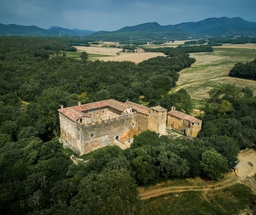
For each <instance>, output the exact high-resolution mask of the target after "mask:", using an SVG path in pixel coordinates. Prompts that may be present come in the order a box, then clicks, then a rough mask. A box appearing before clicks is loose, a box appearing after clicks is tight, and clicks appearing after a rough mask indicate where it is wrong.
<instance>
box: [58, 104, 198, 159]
mask: <svg viewBox="0 0 256 215" xmlns="http://www.w3.org/2000/svg"><path fill="white" fill-rule="evenodd" d="M58 111H59V119H60V132H61V135H60V141H61V142H62V143H63V145H64V147H69V148H71V149H72V150H74V151H75V152H76V153H77V154H79V155H81V154H86V153H89V152H91V151H94V150H96V149H98V148H101V147H104V146H107V145H109V144H110V143H113V142H115V141H118V142H123V141H127V140H128V141H129V140H130V139H132V138H133V136H134V135H138V134H139V133H141V132H143V131H145V130H148V129H149V130H151V131H155V132H156V133H158V134H159V135H164V134H166V126H169V127H171V128H173V129H174V130H177V131H179V132H182V133H183V134H185V135H187V136H188V137H192V138H195V137H196V136H197V134H198V132H199V131H200V129H201V124H202V121H201V120H198V119H196V118H194V117H192V116H190V115H187V114H184V113H182V112H180V111H176V110H175V108H172V110H171V111H170V112H168V113H167V110H166V109H165V108H163V107H161V106H156V107H151V108H149V107H146V106H143V105H140V104H137V103H134V102H130V101H126V102H125V103H123V102H119V101H116V100H113V99H110V100H104V101H99V102H94V103H89V104H81V103H78V105H77V106H73V107H66V108H63V107H62V108H61V109H59V110H58Z"/></svg>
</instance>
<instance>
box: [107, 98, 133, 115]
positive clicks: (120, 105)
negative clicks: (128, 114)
mask: <svg viewBox="0 0 256 215" xmlns="http://www.w3.org/2000/svg"><path fill="white" fill-rule="evenodd" d="M108 101H109V107H112V108H114V109H116V110H119V111H122V112H123V111H124V110H126V109H127V108H128V107H129V105H127V104H125V103H123V102H119V101H117V100H114V99H110V100H108Z"/></svg>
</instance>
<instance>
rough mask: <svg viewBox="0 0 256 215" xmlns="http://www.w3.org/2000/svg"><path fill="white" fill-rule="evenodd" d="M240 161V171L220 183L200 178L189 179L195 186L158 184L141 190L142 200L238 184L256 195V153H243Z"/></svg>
mask: <svg viewBox="0 0 256 215" xmlns="http://www.w3.org/2000/svg"><path fill="white" fill-rule="evenodd" d="M238 159H239V161H240V163H239V165H238V171H237V173H235V172H233V171H232V172H230V173H228V174H226V175H225V177H224V179H222V180H219V181H203V180H202V179H200V178H196V179H187V180H186V183H189V184H195V185H184V186H175V185H172V183H173V182H172V181H167V182H164V183H160V184H157V185H155V186H150V187H148V188H143V187H140V188H139V196H140V197H141V199H142V200H146V199H150V198H152V197H157V196H161V195H165V194H168V193H181V192H188V191H197V192H198V191H200V192H208V191H212V190H220V189H224V188H226V187H229V186H232V185H234V184H236V183H243V184H245V185H247V186H249V187H250V188H251V189H252V191H253V192H255V193H256V183H255V179H253V178H252V176H253V175H255V174H256V151H254V150H252V149H248V150H244V151H241V153H240V154H239V156H238Z"/></svg>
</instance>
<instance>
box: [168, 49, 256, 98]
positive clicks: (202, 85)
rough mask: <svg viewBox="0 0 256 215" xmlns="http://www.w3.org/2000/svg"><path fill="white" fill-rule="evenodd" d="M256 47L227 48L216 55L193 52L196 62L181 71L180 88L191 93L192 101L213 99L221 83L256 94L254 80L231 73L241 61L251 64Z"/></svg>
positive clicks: (215, 50)
mask: <svg viewBox="0 0 256 215" xmlns="http://www.w3.org/2000/svg"><path fill="white" fill-rule="evenodd" d="M255 48H256V46H255V44H242V45H225V46H220V47H219V46H216V47H213V49H214V51H213V52H206V53H192V54H190V56H191V57H192V58H195V59H196V62H195V63H194V64H193V65H192V66H191V67H190V68H186V69H183V70H182V71H180V78H179V81H178V83H177V87H176V88H175V89H174V90H172V92H173V91H174V92H175V91H178V90H179V89H181V88H184V89H186V90H187V92H188V93H189V94H190V95H191V98H192V99H196V100H204V99H206V98H209V96H208V91H209V90H211V89H212V88H213V87H216V86H218V85H220V84H235V85H237V86H239V87H245V86H248V87H249V88H251V89H252V90H253V92H254V95H256V82H255V81H251V80H245V79H239V78H231V77H229V76H228V73H229V71H230V70H231V69H232V68H233V67H234V65H235V64H236V63H238V62H243V63H245V62H249V61H252V60H253V59H255V56H256V49H255Z"/></svg>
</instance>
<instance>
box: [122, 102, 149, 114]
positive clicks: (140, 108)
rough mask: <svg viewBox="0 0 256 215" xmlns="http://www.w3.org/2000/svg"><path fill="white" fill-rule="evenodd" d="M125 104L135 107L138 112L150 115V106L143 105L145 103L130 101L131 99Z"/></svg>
mask: <svg viewBox="0 0 256 215" xmlns="http://www.w3.org/2000/svg"><path fill="white" fill-rule="evenodd" d="M125 104H127V105H128V106H129V107H131V108H133V109H135V110H136V111H137V112H138V113H142V114H145V115H149V111H150V108H148V107H146V106H143V105H140V104H137V103H134V102H130V101H126V102H125Z"/></svg>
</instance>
